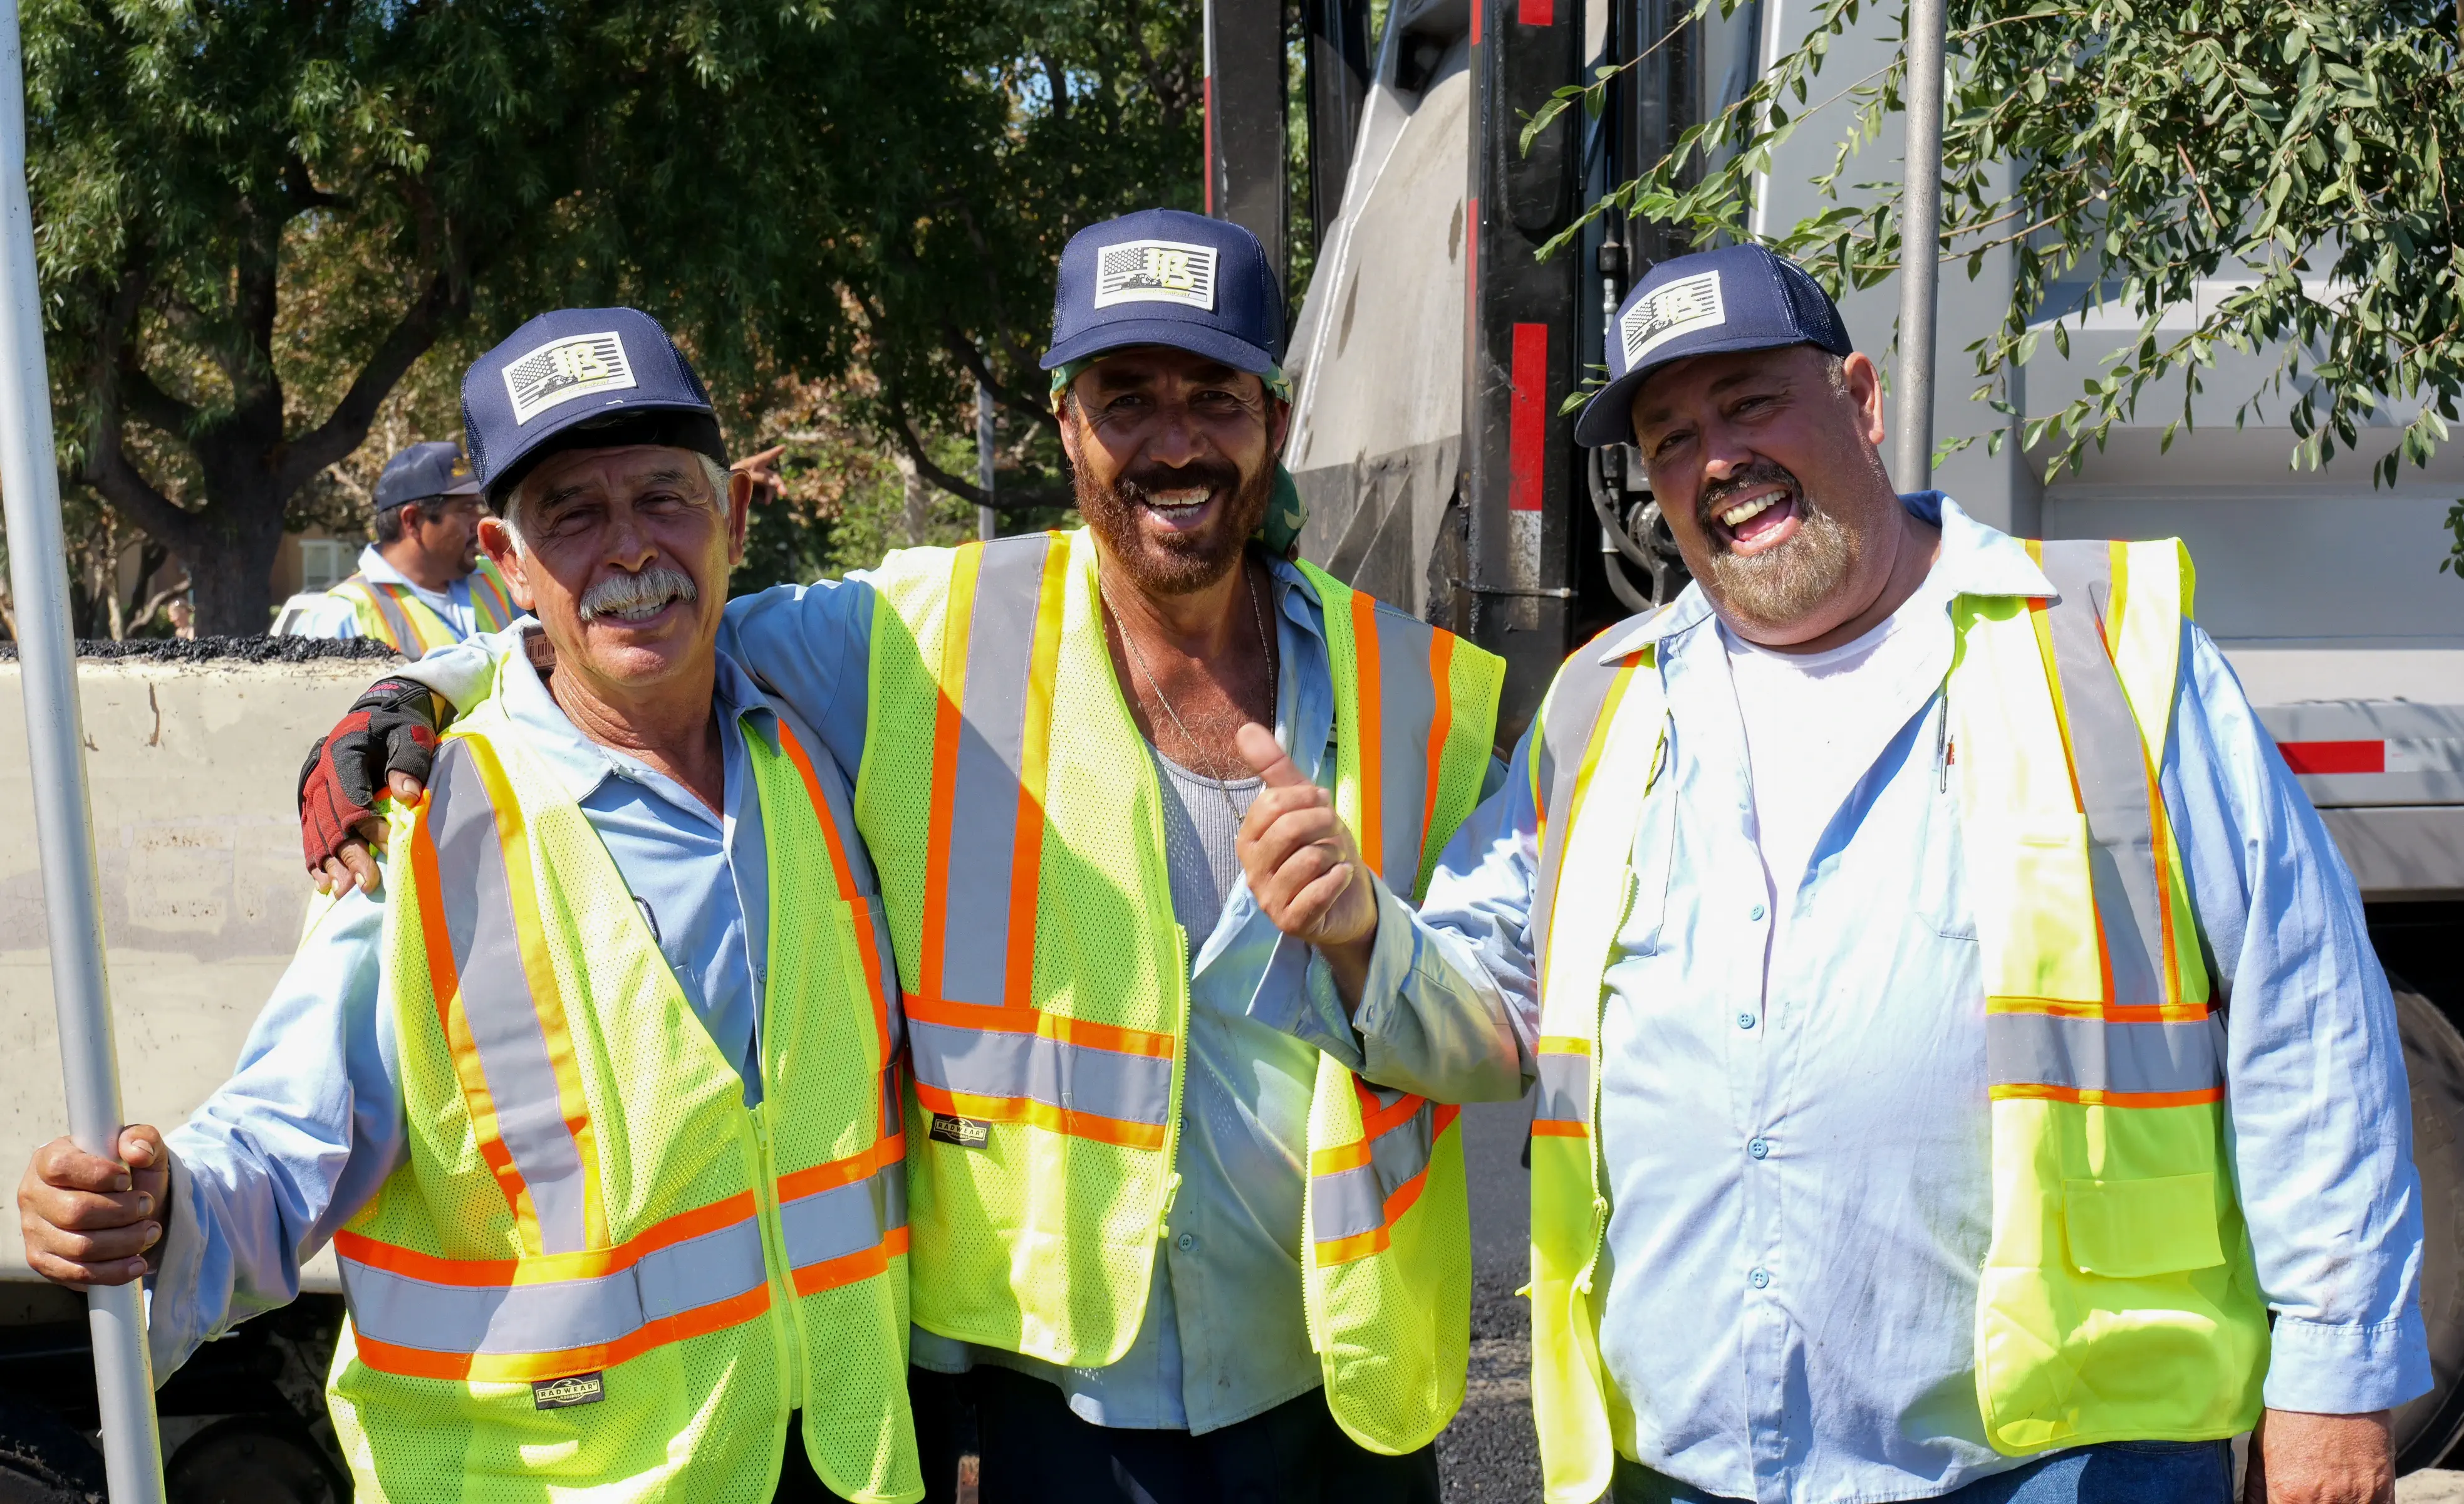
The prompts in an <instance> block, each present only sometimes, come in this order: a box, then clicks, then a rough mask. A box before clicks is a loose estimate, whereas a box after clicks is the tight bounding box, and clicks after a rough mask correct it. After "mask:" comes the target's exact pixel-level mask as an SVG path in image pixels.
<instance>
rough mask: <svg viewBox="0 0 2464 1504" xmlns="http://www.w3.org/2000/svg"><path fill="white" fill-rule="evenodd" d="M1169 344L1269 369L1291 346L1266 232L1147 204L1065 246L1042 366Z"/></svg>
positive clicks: (1246, 367) (1260, 371) (1240, 366)
mask: <svg viewBox="0 0 2464 1504" xmlns="http://www.w3.org/2000/svg"><path fill="white" fill-rule="evenodd" d="M1133 344H1166V345H1170V346H1172V347H1173V348H1174V349H1178V350H1188V351H1190V352H1191V353H1193V354H1197V355H1203V356H1205V357H1206V358H1207V359H1209V360H1216V361H1221V362H1222V363H1223V364H1224V365H1229V366H1231V367H1232V368H1233V369H1234V370H1242V371H1248V372H1250V373H1251V374H1253V375H1259V376H1263V375H1265V374H1266V373H1267V372H1268V371H1271V370H1273V369H1274V368H1275V366H1276V364H1277V363H1278V362H1279V361H1280V360H1281V359H1282V357H1283V353H1284V296H1283V293H1282V291H1281V289H1279V288H1278V287H1277V286H1276V285H1275V274H1274V269H1273V268H1272V267H1269V266H1268V265H1267V264H1266V253H1265V250H1264V249H1263V248H1261V247H1260V246H1259V244H1258V237H1257V236H1255V235H1253V234H1251V233H1249V232H1247V231H1246V230H1243V229H1242V228H1241V227H1240V226H1239V225H1236V224H1234V223H1232V222H1231V221H1230V220H1228V219H1209V218H1207V217H1206V216H1204V215H1203V214H1192V213H1189V212H1187V211H1186V210H1177V209H1147V210H1139V211H1138V212H1136V213H1134V214H1124V215H1122V216H1121V217H1120V218H1118V219H1108V220H1106V221H1104V222H1103V223H1102V224H1100V225H1090V226H1089V227H1088V228H1087V229H1085V230H1082V231H1080V232H1077V233H1076V234H1074V235H1072V236H1070V237H1069V244H1068V245H1067V247H1066V248H1065V249H1064V250H1063V251H1062V253H1061V279H1060V281H1059V282H1058V283H1057V284H1055V286H1054V287H1053V290H1052V348H1051V349H1049V350H1046V351H1045V355H1044V368H1045V370H1054V369H1057V368H1058V367H1060V366H1063V365H1068V364H1069V363H1070V362H1071V361H1078V360H1085V359H1086V358H1087V357H1089V356H1090V355H1101V354H1103V353H1104V352H1105V351H1107V350H1118V349H1126V348H1128V347H1129V346H1131V345H1133Z"/></svg>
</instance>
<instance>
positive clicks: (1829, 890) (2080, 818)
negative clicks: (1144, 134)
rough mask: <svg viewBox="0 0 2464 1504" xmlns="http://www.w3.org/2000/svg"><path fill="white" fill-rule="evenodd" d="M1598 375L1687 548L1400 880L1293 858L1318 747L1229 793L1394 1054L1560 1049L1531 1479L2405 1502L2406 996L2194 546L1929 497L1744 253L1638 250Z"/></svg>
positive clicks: (1813, 311) (1309, 933)
mask: <svg viewBox="0 0 2464 1504" xmlns="http://www.w3.org/2000/svg"><path fill="white" fill-rule="evenodd" d="M1610 366H1611V373H1612V378H1613V379H1612V380H1611V381H1610V382H1609V384H1608V386H1607V387H1606V388H1605V389H1604V390H1602V391H1600V392H1599V393H1597V394H1596V395H1595V397H1594V398H1593V399H1592V401H1591V404H1590V406H1589V407H1588V408H1587V409H1585V411H1584V414H1583V416H1582V418H1581V420H1580V421H1579V423H1578V424H1577V427H1576V434H1577V437H1578V438H1579V439H1581V440H1582V441H1583V442H1585V443H1588V444H1604V443H1609V442H1617V441H1631V442H1632V443H1634V444H1635V445H1636V446H1637V447H1638V448H1639V451H1640V453H1641V458H1642V463H1643V465H1644V466H1645V468H1646V470H1647V472H1648V474H1649V476H1650V480H1651V486H1652V490H1653V492H1654V493H1655V494H1656V495H1657V497H1658V498H1659V499H1660V503H1661V510H1662V512H1663V513H1664V514H1665V515H1666V517H1667V518H1668V521H1669V526H1670V529H1671V531H1672V532H1673V533H1674V534H1675V536H1676V540H1677V543H1678V546H1679V548H1680V549H1681V550H1682V551H1683V555H1684V558H1685V562H1686V564H1687V565H1688V566H1689V567H1690V568H1691V569H1692V571H1693V573H1694V578H1695V585H1694V586H1692V587H1690V588H1688V589H1687V590H1686V591H1685V592H1684V593H1683V595H1681V596H1680V597H1679V598H1678V599H1677V600H1676V601H1675V602H1673V603H1672V604H1671V605H1669V606H1668V607H1666V608H1663V609H1661V610H1660V611H1658V612H1656V613H1653V614H1652V615H1650V616H1648V617H1640V618H1637V619H1635V620H1632V621H1628V622H1625V623H1622V624H1620V625H1618V626H1617V627H1615V628H1613V629H1611V630H1609V631H1607V632H1606V633H1604V634H1602V635H1601V637H1600V638H1599V639H1598V640H1596V641H1595V642H1593V643H1591V644H1589V645H1588V646H1586V647H1584V648H1582V649H1580V650H1578V651H1577V652H1575V653H1574V655H1573V657H1572V658H1571V659H1570V660H1569V661H1568V662H1567V664H1566V666H1565V668H1564V669H1563V670H1562V671H1561V672H1560V673H1559V675H1558V676H1557V679H1556V681H1555V683H1554V685H1553V686H1552V688H1551V691H1550V695H1549V697H1548V700H1547V701H1546V702H1545V704H1544V706H1543V708H1542V711H1541V714H1540V717H1539V719H1538V721H1537V722H1536V723H1535V724H1534V726H1533V728H1532V731H1531V732H1530V734H1529V736H1527V737H1526V738H1525V740H1524V742H1523V744H1522V745H1521V746H1520V747H1518V748H1517V749H1516V751H1515V754H1514V761H1513V765H1512V769H1511V771H1510V773H1509V775H1508V777H1507V785H1506V787H1505V788H1504V789H1503V790H1502V791H1501V792H1500V793H1499V794H1498V795H1497V796H1496V797H1495V798H1493V799H1491V800H1490V801H1489V802H1488V803H1486V804H1485V805H1484V806H1483V807H1481V808H1480V809H1479V810H1478V811H1477V812H1476V813H1475V814H1474V815H1473V816H1472V818H1471V819H1470V820H1469V821H1468V822H1466V823H1465V825H1464V826H1463V829H1462V830H1461V832H1460V833H1459V834H1458V835H1457V836H1456V838H1455V841H1454V843H1453V844H1452V845H1451V846H1450V847H1449V848H1448V849H1447V850H1446V852H1445V853H1444V855H1443V856H1442V857H1441V860H1440V863H1439V871H1438V874H1437V876H1436V878H1435V879H1434V880H1433V881H1432V883H1431V885H1430V889H1429V892H1428V896H1427V899H1426V902H1425V904H1424V905H1423V907H1422V908H1421V909H1420V910H1419V913H1418V914H1415V913H1414V912H1413V911H1412V910H1411V909H1409V908H1408V907H1406V906H1404V905H1401V904H1397V903H1395V902H1393V901H1392V900H1391V898H1389V897H1387V896H1382V895H1379V896H1375V901H1373V899H1372V896H1371V895H1370V893H1369V892H1368V890H1367V888H1366V885H1364V884H1360V883H1356V882H1355V883H1353V884H1351V885H1349V886H1337V887H1336V888H1335V889H1334V890H1333V891H1332V892H1328V891H1325V890H1324V889H1322V888H1321V887H1320V886H1319V884H1321V883H1322V882H1323V871H1324V869H1323V862H1322V859H1321V858H1317V857H1313V856H1312V857H1309V858H1308V859H1307V860H1304V861H1300V862H1297V863H1296V862H1294V860H1293V853H1294V852H1298V851H1300V850H1302V849H1303V847H1304V841H1309V842H1313V841H1315V840H1317V839H1318V837H1317V835H1316V833H1315V832H1316V831H1317V830H1318V829H1319V828H1320V827H1319V824H1318V822H1320V821H1321V820H1322V818H1323V801H1322V800H1321V799H1320V798H1319V796H1318V791H1317V790H1316V789H1313V788H1308V787H1301V786H1290V787H1278V788H1273V789H1270V790H1268V791H1267V792H1266V793H1265V794H1262V795H1261V796H1260V797H1259V798H1258V800H1257V801H1256V802H1255V803H1254V804H1253V805H1252V806H1251V807H1250V809H1249V813H1248V816H1247V822H1246V825H1245V826H1244V829H1243V837H1242V844H1243V860H1244V862H1245V864H1246V867H1247V870H1248V874H1249V881H1250V886H1251V887H1252V888H1253V889H1255V890H1256V891H1257V892H1258V894H1259V895H1260V897H1261V901H1262V903H1263V905H1264V906H1265V909H1266V911H1267V913H1268V914H1269V915H1270V916H1272V917H1273V918H1275V920H1276V921H1277V922H1278V923H1279V924H1281V925H1282V926H1283V927H1284V928H1285V929H1286V930H1287V932H1288V933H1290V934H1293V935H1295V936H1297V937H1300V938H1303V939H1307V940H1310V941H1311V942H1312V943H1313V944H1315V945H1316V946H1317V947H1318V949H1319V951H1320V952H1321V954H1322V955H1323V956H1324V957H1325V959H1326V960H1327V961H1328V962H1329V963H1330V964H1331V968H1332V971H1333V975H1334V977H1335V979H1336V981H1337V984H1338V985H1339V986H1340V988H1341V990H1342V994H1343V997H1344V998H1345V1000H1346V1002H1347V1003H1348V1004H1350V1005H1352V1006H1353V1007H1354V1012H1353V1025H1354V1027H1355V1028H1357V1029H1358V1031H1359V1033H1360V1035H1361V1037H1362V1039H1363V1040H1364V1041H1365V1042H1366V1043H1367V1045H1368V1048H1369V1049H1370V1051H1372V1053H1373V1054H1375V1053H1376V1052H1378V1051H1379V1050H1380V1049H1381V1047H1382V1048H1383V1050H1384V1051H1385V1052H1386V1054H1387V1056H1388V1058H1397V1057H1399V1058H1400V1059H1402V1060H1403V1061H1404V1062H1406V1064H1405V1066H1404V1068H1403V1069H1401V1070H1399V1071H1397V1072H1394V1073H1393V1075H1394V1076H1396V1077H1399V1078H1403V1079H1410V1080H1414V1081H1416V1082H1417V1083H1418V1084H1417V1085H1416V1088H1415V1089H1416V1090H1422V1091H1427V1092H1430V1093H1433V1094H1440V1095H1442V1094H1443V1093H1445V1092H1446V1091H1447V1090H1448V1089H1449V1086H1450V1085H1451V1083H1450V1082H1449V1081H1448V1080H1447V1079H1446V1075H1445V1066H1444V1063H1443V1062H1442V1061H1441V1060H1435V1059H1431V1060H1428V1061H1427V1064H1426V1067H1425V1069H1420V1068H1419V1062H1420V1060H1421V1059H1422V1057H1421V1056H1419V1054H1418V1053H1417V1051H1416V1044H1415V1042H1416V1041H1417V1040H1419V1039H1420V1038H1422V1037H1424V1036H1425V1034H1426V1033H1427V1032H1428V1031H1430V1030H1432V1029H1445V1030H1461V1029H1463V1028H1472V1027H1480V1026H1485V1027H1489V1028H1500V1029H1507V1030H1510V1031H1511V1032H1512V1033H1513V1035H1514V1037H1515V1038H1516V1040H1517V1041H1518V1043H1519V1047H1520V1050H1521V1063H1522V1069H1523V1070H1524V1072H1525V1073H1527V1074H1528V1075H1529V1076H1530V1077H1532V1078H1533V1079H1534V1080H1536V1082H1537V1084H1538V1088H1539V1091H1538V1095H1537V1099H1536V1109H1535V1113H1534V1117H1533V1122H1532V1140H1531V1161H1530V1163H1531V1195H1532V1205H1531V1225H1532V1234H1531V1236H1532V1283H1531V1287H1530V1295H1531V1299H1532V1364H1533V1367H1532V1399H1533V1413H1534V1419H1535V1420H1536V1422H1537V1423H1538V1427H1539V1431H1540V1442H1541V1453H1542V1461H1543V1465H1544V1471H1545V1472H1546V1474H1547V1482H1548V1497H1549V1499H1550V1500H1551V1504H1577V1501H1590V1500H1593V1499H1595V1498H1598V1497H1599V1496H1600V1495H1601V1494H1602V1493H1603V1491H1606V1492H1607V1493H1609V1495H1610V1497H1611V1498H1612V1499H1613V1500H1614V1501H1615V1504H1722V1501H1738V1500H1754V1501H1758V1504H1784V1501H1804V1504H1835V1501H1849V1500H1868V1499H1930V1498H1943V1499H1953V1500H1958V1501H1960V1504H2226V1501H2227V1500H2228V1499H2229V1497H2230V1495H2231V1492H2232V1489H2233V1454H2232V1449H2231V1446H2230V1444H2229V1440H2228V1439H2229V1438H2231V1437H2233V1436H2234V1435H2236V1434H2238V1433H2241V1432H2246V1431H2250V1430H2253V1429H2255V1430H2256V1432H2257V1435H2256V1438H2255V1442H2254V1444H2253V1446H2252V1448H2251V1451H2250V1461H2251V1468H2250V1471H2249V1482H2248V1486H2247V1492H2246V1494H2245V1497H2246V1498H2247V1499H2249V1500H2251V1501H2253V1504H2377V1501H2381V1500H2385V1499H2387V1497H2388V1496H2389V1491H2390V1489H2391V1486H2392V1479H2391V1469H2390V1454H2389V1448H2388V1412H2389V1409H2390V1408H2391V1407H2392V1406H2394V1405H2397V1404H2403V1403H2404V1402H2406V1401H2408V1400H2410V1399H2412V1398H2414V1397H2415V1396H2418V1395H2420V1394H2422V1393H2424V1392H2425V1391H2426V1390H2428V1388H2429V1387H2430V1382H2431V1379H2430V1365H2429V1354H2428V1351H2427V1346H2426V1343H2425V1340H2424V1337H2423V1331H2422V1321H2421V1314H2420V1309H2419V1299H2420V1295H2419V1291H2418V1288H2417V1284H2416V1275H2417V1272H2418V1270H2419V1268H2420V1259H2421V1240H2422V1231H2421V1212H2420V1192H2419V1187H2418V1185H2417V1184H2416V1183H2415V1179H2414V1174H2413V1168H2412V1163H2411V1157H2410V1154H2409V1141H2408V1140H2409V1127H2410V1116H2409V1102H2408V1095H2407V1092H2406V1087H2405V1073H2404V1059H2403V1052H2402V1049H2401V1047H2400V1044H2399V1041H2398V1036H2397V1032H2396V1022H2395V1016H2394V1008H2393V1005H2392V1002H2391V1000H2390V998H2389V996H2388V991H2387V982H2386V979H2385V977H2384V976H2383V975H2382V973H2381V972H2380V969H2379V965H2378V962H2377V960H2376V958H2375V956H2374V954H2373V952H2372V951H2371V949H2370V944H2369V940H2368V936H2367V932H2366V930H2365V925H2364V920H2363V915H2362V909H2361V903H2360V900H2359V896H2358V895H2357V894H2356V893H2355V891H2354V887H2353V881H2352V878H2351V876H2350V874H2347V873H2346V871H2345V870H2344V866H2343V861H2342V860H2341V859H2340V857H2339V856H2338V854H2337V852H2336V849H2335V848H2334V847H2333V846H2332V845H2331V844H2330V843H2329V841H2328V839H2327V836H2326V833H2325V831H2324V830H2323V829H2321V825H2320V823H2319V820H2318V817H2317V815H2316V813H2315V812H2314V811H2313V810H2312V809H2311V808H2310V806H2309V803H2308V801H2307V800H2305V799H2304V798H2303V797H2302V794H2301V791H2300V789H2299V786H2298V785H2296V784H2295V783H2294V781H2293V779H2292V777H2291V775H2290V774H2288V773H2287V771H2286V770H2285V767H2284V764H2283V762H2282V761H2281V760H2280V758H2278V756H2277V752H2276V749H2275V746H2274V744H2273V742H2272V741H2270V740H2269V738H2268V737H2267V735H2266V733H2265V732H2264V731H2263V730H2262V729H2261V727H2260V726H2259V724H2258V721H2257V719H2256V718H2255V716H2254V715H2253V714H2252V712H2251V708H2250V706H2249V704H2248V702H2247V701H2246V700H2245V699H2244V698H2243V697H2242V694H2241V691H2240V688H2239V686H2238V685H2237V684H2236V682H2235V681H2234V678H2233V671H2232V670H2231V669H2230V668H2228V667H2227V666H2226V664H2225V661H2224V659H2223V657H2222V656H2221V655H2220V654H2219V653H2218V652H2217V651H2216V647H2215V644H2214V643H2212V642H2211V641H2210V640H2209V639H2208V637H2207V636H2206V634H2205V633H2203V632H2202V631H2200V630H2199V629H2198V628H2197V626H2196V625H2195V624H2194V623H2193V622H2192V620H2191V609H2192V604H2193V589H2192V585H2193V577H2192V573H2191V569H2190V564H2189V556H2188V554H2187V552H2186V551H2185V550H2184V549H2183V548H2182V547H2181V545H2180V544H2179V543H2178V542H2175V541H2173V540H2169V539H2167V540H2157V541H2153V542H2110V543H2109V542H2101V541H2081V542H2029V541H2023V540H2020V539H2015V538H2012V537H2009V536H2007V535H2005V534H2002V533H1999V532H1996V531H1994V530H1993V529H1991V528H1989V527H1986V526H1984V525H1982V524H1981V523H1979V522H1977V521H1975V520H1972V519H1970V518H1969V517H1968V516H1967V515H1966V514H1965V513H1964V512H1962V511H1961V510H1960V508H1959V506H1958V504H1957V503H1956V502H1954V501H1952V500H1951V499H1950V498H1947V497H1945V496H1943V495H1941V494H1940V493H1938V492H1926V493H1924V494H1921V495H1915V496H1904V497H1903V496H1897V495H1894V494H1893V492H1892V488H1891V485H1890V480H1889V477H1888V476H1887V475H1886V473H1885V472H1884V470H1883V467H1882V462H1881V454H1880V451H1879V446H1880V445H1881V441H1882V438H1883V424H1882V395H1881V382H1880V377H1879V373H1878V372H1877V371H1876V369H1875V367H1874V364H1873V363H1872V362H1871V361H1869V360H1868V359H1866V358H1865V357H1864V356H1863V355H1860V354H1858V353H1856V351H1855V350H1854V348H1853V347H1852V346H1851V345H1850V343H1848V339H1847V336H1846V332H1845V330H1844V328H1843V327H1842V325H1841V323H1840V321H1839V316H1838V311H1837V308H1835V307H1834V306H1833V305H1832V302H1831V299H1829V297H1827V296H1826V295H1825V294H1824V293H1823V292H1822V290H1821V289H1820V288H1819V287H1818V286H1817V285H1816V284H1815V282H1814V280H1813V278H1811V277H1810V276H1807V275H1806V273H1805V272H1804V271H1803V270H1802V269H1801V268H1799V267H1797V266H1796V265H1794V264H1793V263H1792V262H1790V261H1787V260H1785V259H1783V258H1782V257H1780V256H1777V255H1774V254H1771V252H1769V251H1766V250H1764V249H1762V248H1760V247H1758V246H1740V247H1732V248H1727V249H1723V250H1718V251H1712V252H1707V253H1704V254H1697V255H1687V256H1680V257H1677V258H1674V259H1672V260H1669V261H1665V262H1662V263H1661V264H1660V265H1659V266H1657V267H1655V268H1653V269H1652V271H1651V273H1650V274H1649V275H1648V276H1646V277H1645V278H1644V279H1643V280H1642V282H1641V283H1640V284H1639V286H1638V287H1637V288H1636V289H1635V291H1634V293H1633V295H1632V297H1631V298H1630V299H1628V301H1627V302H1626V304H1625V306H1624V308H1623V309H1622V310H1621V312H1620V313H1619V315H1618V317H1617V321H1616V323H1615V325H1614V326H1613V328H1612V330H1611V337H1610ZM1260 752H1261V754H1262V756H1263V754H1264V753H1265V748H1264V747H1261V748H1260ZM1292 866H1297V867H1298V869H1299V871H1298V874H1297V877H1298V878H1299V879H1301V880H1300V881H1295V880H1294V876H1293V875H1287V868H1288V867H1292ZM1464 1084H1466V1085H1468V1084H1471V1083H1468V1082H1466V1083H1464Z"/></svg>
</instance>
